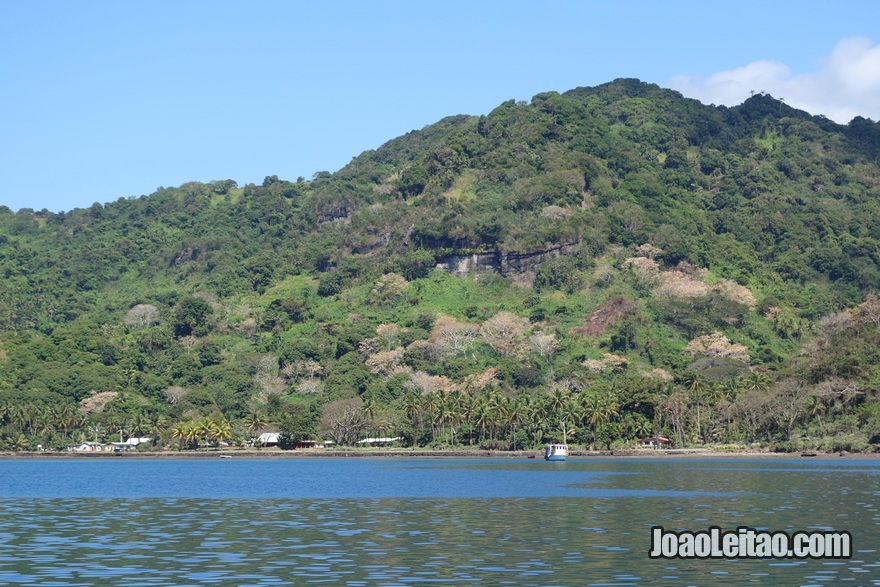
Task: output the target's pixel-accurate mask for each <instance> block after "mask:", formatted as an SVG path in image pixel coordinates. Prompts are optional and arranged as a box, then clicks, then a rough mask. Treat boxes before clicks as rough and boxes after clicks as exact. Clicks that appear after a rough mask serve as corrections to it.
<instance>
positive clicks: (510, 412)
mask: <svg viewBox="0 0 880 587" xmlns="http://www.w3.org/2000/svg"><path fill="white" fill-rule="evenodd" d="M525 414H526V407H525V405H524V404H523V402H522V401H521V400H520V399H519V398H515V399H514V400H512V401H511V402H510V405H509V406H508V409H507V421H508V422H510V425H511V427H512V429H513V433H512V434H511V438H513V450H516V427H517V425H518V424H519V423H520V422H522V420H523V418H524V417H525Z"/></svg>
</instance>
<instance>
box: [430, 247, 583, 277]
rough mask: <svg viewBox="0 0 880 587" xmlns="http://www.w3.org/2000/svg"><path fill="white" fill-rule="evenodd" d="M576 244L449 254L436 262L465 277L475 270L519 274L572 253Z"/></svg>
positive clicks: (440, 266) (442, 267)
mask: <svg viewBox="0 0 880 587" xmlns="http://www.w3.org/2000/svg"><path fill="white" fill-rule="evenodd" d="M576 247H577V245H576V244H563V245H559V246H556V247H551V248H549V249H545V250H541V251H528V252H508V253H503V252H501V251H488V252H485V253H473V254H471V255H450V256H448V257H443V258H441V259H440V261H439V262H438V263H437V269H440V270H443V271H448V272H450V273H452V274H453V275H457V276H459V277H466V276H467V275H469V274H470V273H473V272H475V271H498V272H499V273H501V274H502V275H519V274H522V273H526V272H529V271H534V270H535V269H536V268H537V267H538V266H540V265H541V263H543V262H545V261H547V260H549V259H553V258H555V257H559V256H560V255H567V254H570V253H573V252H574V250H575V248H576Z"/></svg>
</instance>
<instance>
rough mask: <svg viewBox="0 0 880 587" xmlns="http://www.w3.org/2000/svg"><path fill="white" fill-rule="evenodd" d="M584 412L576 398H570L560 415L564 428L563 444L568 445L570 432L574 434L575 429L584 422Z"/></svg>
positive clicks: (560, 421) (560, 422)
mask: <svg viewBox="0 0 880 587" xmlns="http://www.w3.org/2000/svg"><path fill="white" fill-rule="evenodd" d="M583 417H584V412H583V409H582V408H581V406H580V405H579V402H578V401H576V400H575V398H572V397H569V398H568V401H566V402H565V405H564V406H563V407H562V411H561V412H560V414H559V424H560V425H561V426H562V444H568V431H569V430H571V431H572V432H574V430H575V427H576V426H577V425H578V424H579V423H580V422H581V420H583Z"/></svg>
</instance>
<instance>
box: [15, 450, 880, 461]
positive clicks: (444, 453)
mask: <svg viewBox="0 0 880 587" xmlns="http://www.w3.org/2000/svg"><path fill="white" fill-rule="evenodd" d="M543 456H544V453H543V451H542V450H521V451H495V450H424V449H419V450H409V449H399V450H385V449H373V450H369V449H351V450H345V449H330V450H327V449H299V450H280V449H272V448H268V449H226V450H216V451H214V450H202V451H199V450H196V451H184V452H180V451H140V452H138V451H127V452H121V453H115V452H66V451H65V452H57V451H56V452H53V451H43V452H31V451H26V452H12V451H0V460H21V459H31V460H43V459H48V460H59V459H83V458H85V459H102V458H117V459H136V460H166V459H169V460H178V459H183V460H186V459H221V458H222V459H234V458H237V459H241V460H245V459H255V460H264V459H270V460H271V459H302V458H306V459H308V458H423V459H424V458H438V459H444V458H445V459H466V458H505V459H535V460H543ZM568 456H569V460H590V459H596V458H621V457H623V458H650V459H668V458H673V459H681V458H712V459H716V458H721V459H808V460H809V459H812V458H817V459H829V458H834V459H841V458H843V459H851V460H856V459H880V453H849V452H846V451H843V452H835V453H825V452H816V451H805V452H800V453H784V452H765V451H755V452H750V451H717V450H712V449H709V448H679V449H617V450H594V451H589V450H570V451H569V453H568Z"/></svg>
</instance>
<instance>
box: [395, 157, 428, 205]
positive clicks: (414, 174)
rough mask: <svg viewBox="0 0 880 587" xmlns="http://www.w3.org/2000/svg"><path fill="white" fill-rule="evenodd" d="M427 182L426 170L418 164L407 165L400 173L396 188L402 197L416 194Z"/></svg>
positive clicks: (419, 192) (420, 191) (422, 189)
mask: <svg viewBox="0 0 880 587" xmlns="http://www.w3.org/2000/svg"><path fill="white" fill-rule="evenodd" d="M427 184H428V172H427V170H425V168H424V167H422V166H421V165H419V164H415V165H413V166H412V167H409V168H407V169H405V170H404V171H403V173H401V174H400V180H399V182H398V184H397V185H398V189H400V193H402V194H403V197H404V199H406V198H411V197H413V196H418V195H419V194H421V193H422V191H424V189H425V186H426V185H427Z"/></svg>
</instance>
